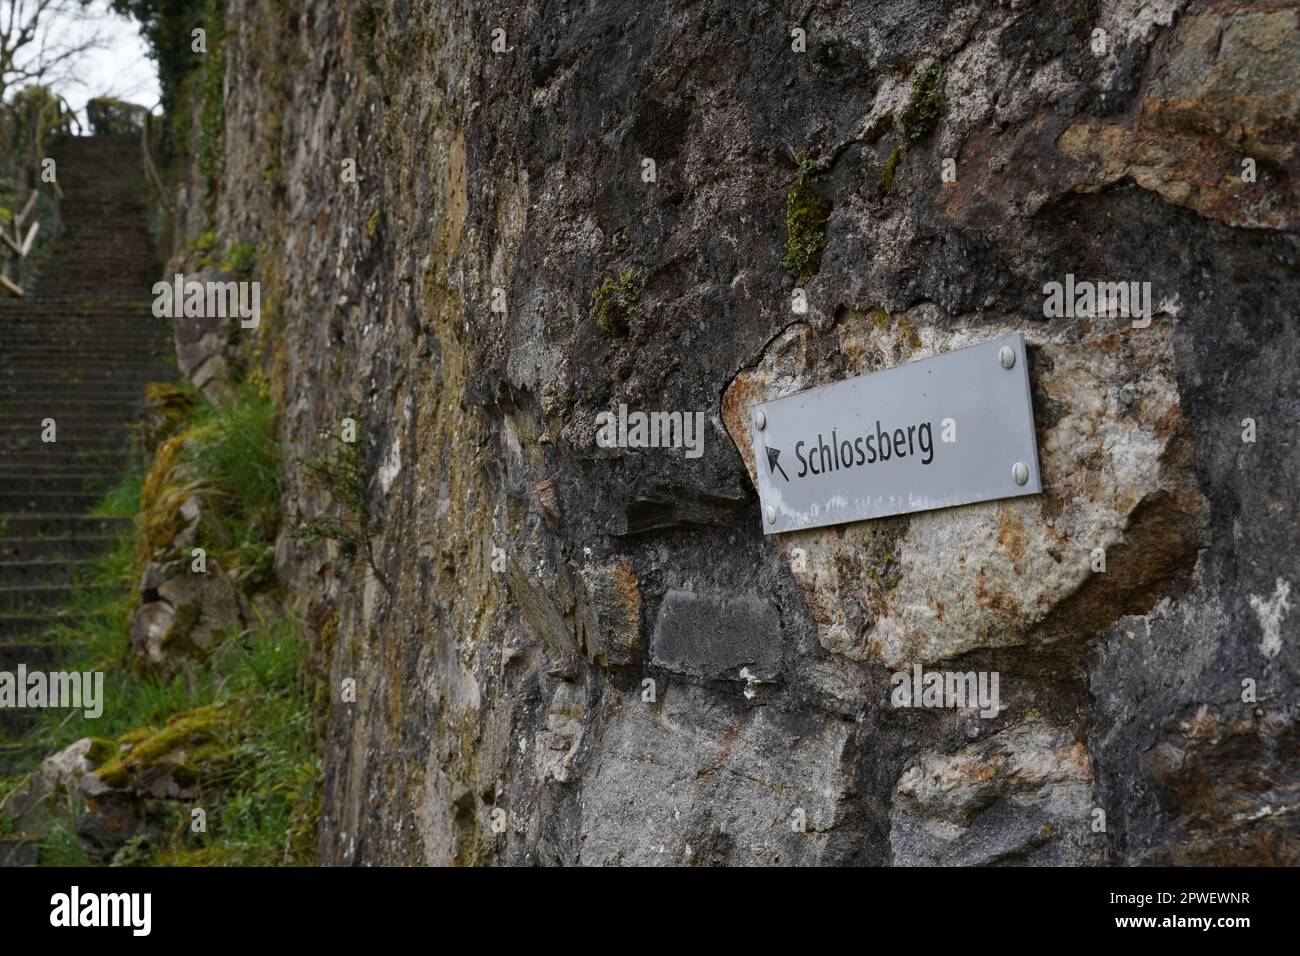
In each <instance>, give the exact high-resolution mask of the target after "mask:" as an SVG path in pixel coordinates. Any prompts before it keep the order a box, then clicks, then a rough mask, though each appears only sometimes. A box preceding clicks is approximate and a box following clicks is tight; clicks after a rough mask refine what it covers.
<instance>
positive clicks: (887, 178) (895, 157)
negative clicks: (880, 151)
mask: <svg viewBox="0 0 1300 956" xmlns="http://www.w3.org/2000/svg"><path fill="white" fill-rule="evenodd" d="M903 153H904V149H903V144H902V143H899V144H898V145H896V146H895V147H894V151H893V152H892V153H890V154H889V161H888V162H887V163H885V171H884V172H883V173H882V174H881V176H880V188H881V190H882V191H883V192H887V193H888V192H892V191H893V189H894V173H895V172H897V171H898V164H899V163H900V162H902V159H903Z"/></svg>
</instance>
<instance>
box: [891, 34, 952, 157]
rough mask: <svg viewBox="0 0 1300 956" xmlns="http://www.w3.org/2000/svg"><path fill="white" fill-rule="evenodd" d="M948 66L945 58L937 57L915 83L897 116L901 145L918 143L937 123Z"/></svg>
mask: <svg viewBox="0 0 1300 956" xmlns="http://www.w3.org/2000/svg"><path fill="white" fill-rule="evenodd" d="M947 66H948V58H947V57H942V56H941V57H939V58H938V59H937V60H935V61H934V62H933V63H931V64H930V66H929V67H928V68H927V69H926V71H925V72H924V73H923V74H921V78H920V79H919V80H917V81H916V86H914V87H913V88H912V96H911V98H910V99H909V100H908V102H907V106H905V107H904V108H903V112H901V113H900V114H899V115H898V129H899V133H900V134H901V135H902V138H903V143H904V144H905V145H907V146H911V145H913V144H915V143H917V142H919V141H920V140H921V139H922V138H923V137H924V136H925V135H926V134H927V133H929V132H930V130H932V129H934V126H935V124H936V123H937V122H938V121H939V113H940V111H941V110H942V109H943V82H944V71H945V70H946V69H947Z"/></svg>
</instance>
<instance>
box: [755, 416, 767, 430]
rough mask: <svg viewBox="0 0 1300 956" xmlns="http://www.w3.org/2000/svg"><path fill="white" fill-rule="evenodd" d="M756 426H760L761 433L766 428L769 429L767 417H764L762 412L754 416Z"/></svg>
mask: <svg viewBox="0 0 1300 956" xmlns="http://www.w3.org/2000/svg"><path fill="white" fill-rule="evenodd" d="M754 424H755V425H756V426H758V430H759V431H762V430H763V429H764V428H766V427H767V416H766V415H764V414H763V413H762V412H759V413H758V414H757V415H755V416H754Z"/></svg>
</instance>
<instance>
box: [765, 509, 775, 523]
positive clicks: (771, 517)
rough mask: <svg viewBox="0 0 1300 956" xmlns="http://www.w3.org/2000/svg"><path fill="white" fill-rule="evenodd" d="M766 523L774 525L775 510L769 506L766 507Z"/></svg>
mask: <svg viewBox="0 0 1300 956" xmlns="http://www.w3.org/2000/svg"><path fill="white" fill-rule="evenodd" d="M767 523H768V524H776V509H775V508H773V507H772V506H771V505H768V506H767Z"/></svg>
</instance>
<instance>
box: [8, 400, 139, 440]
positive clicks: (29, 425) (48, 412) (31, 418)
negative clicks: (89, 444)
mask: <svg viewBox="0 0 1300 956" xmlns="http://www.w3.org/2000/svg"><path fill="white" fill-rule="evenodd" d="M43 412H44V414H42V413H41V411H37V412H35V413H31V412H28V413H24V414H15V413H14V412H11V411H9V410H8V409H7V408H6V407H5V406H4V405H3V404H0V439H3V438H5V437H7V436H9V435H10V434H14V433H19V432H21V433H30V432H31V430H32V429H33V428H35V429H36V431H37V432H38V433H39V432H40V430H41V427H42V425H41V422H43V421H44V420H45V419H47V418H53V419H54V421H55V423H56V424H57V425H58V435H59V438H60V440H62V438H63V435H64V433H65V432H82V431H84V432H87V433H92V434H93V433H96V432H104V431H108V430H112V431H115V432H125V431H128V430H129V429H131V428H132V427H134V424H133V423H132V422H131V421H130V420H128V419H124V418H122V416H121V415H116V414H113V413H110V412H101V411H98V410H91V411H80V412H78V411H72V410H60V409H57V408H54V407H53V406H52V405H51V406H50V407H47V408H45V409H43Z"/></svg>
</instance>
